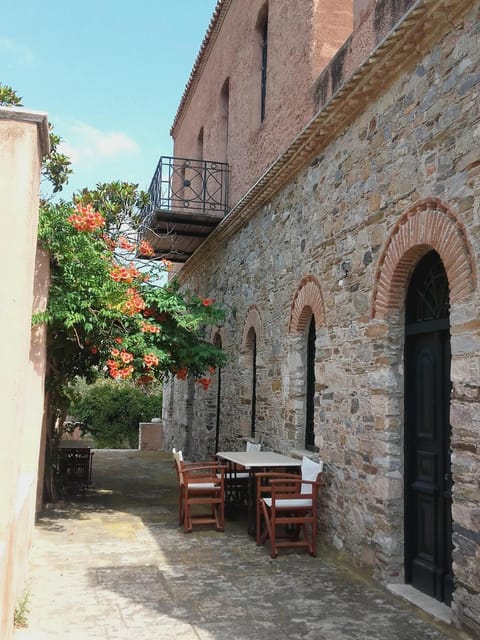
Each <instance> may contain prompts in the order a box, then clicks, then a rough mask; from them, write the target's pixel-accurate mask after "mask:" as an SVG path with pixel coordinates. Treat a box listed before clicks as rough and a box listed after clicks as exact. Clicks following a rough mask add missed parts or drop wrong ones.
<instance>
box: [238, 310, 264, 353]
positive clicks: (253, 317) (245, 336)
mask: <svg viewBox="0 0 480 640" xmlns="http://www.w3.org/2000/svg"><path fill="white" fill-rule="evenodd" d="M252 328H253V329H254V330H255V334H256V336H257V340H258V339H259V338H261V337H262V335H263V323H262V318H261V316H260V313H259V311H258V308H257V306H256V305H255V304H252V305H250V306H249V308H248V311H247V315H246V317H245V322H244V324H243V332H242V349H248V348H250V346H251V345H250V344H249V340H250V337H249V332H250V329H252Z"/></svg>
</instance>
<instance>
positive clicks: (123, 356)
mask: <svg viewBox="0 0 480 640" xmlns="http://www.w3.org/2000/svg"><path fill="white" fill-rule="evenodd" d="M120 360H121V361H122V362H124V363H125V364H128V363H129V362H132V360H133V354H132V353H129V352H128V351H122V352H121V353H120Z"/></svg>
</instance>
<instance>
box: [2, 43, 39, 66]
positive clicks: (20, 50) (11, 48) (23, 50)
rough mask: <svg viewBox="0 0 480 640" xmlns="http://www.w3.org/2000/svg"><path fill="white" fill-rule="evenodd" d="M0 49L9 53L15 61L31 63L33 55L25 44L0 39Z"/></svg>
mask: <svg viewBox="0 0 480 640" xmlns="http://www.w3.org/2000/svg"><path fill="white" fill-rule="evenodd" d="M0 49H3V50H4V51H7V52H10V53H11V54H12V55H13V56H14V57H15V58H16V60H17V62H21V63H23V64H31V63H32V62H33V54H32V52H31V50H30V49H29V47H27V45H25V44H20V43H17V42H14V41H13V40H12V39H11V38H6V37H4V36H2V37H0Z"/></svg>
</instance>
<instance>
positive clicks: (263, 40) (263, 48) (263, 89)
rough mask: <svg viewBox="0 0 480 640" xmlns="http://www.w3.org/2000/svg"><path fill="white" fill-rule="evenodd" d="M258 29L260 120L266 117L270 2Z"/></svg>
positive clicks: (262, 10)
mask: <svg viewBox="0 0 480 640" xmlns="http://www.w3.org/2000/svg"><path fill="white" fill-rule="evenodd" d="M257 31H258V33H259V35H260V60H261V67H260V68H261V73H260V121H261V122H263V121H264V119H265V108H266V98H267V53H268V4H265V5H264V6H263V7H262V9H261V10H260V13H259V14H258V20H257Z"/></svg>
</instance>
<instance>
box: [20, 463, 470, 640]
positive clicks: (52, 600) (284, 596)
mask: <svg viewBox="0 0 480 640" xmlns="http://www.w3.org/2000/svg"><path fill="white" fill-rule="evenodd" d="M93 469H94V472H93V486H92V488H91V489H90V490H89V491H88V493H87V495H86V496H85V497H84V498H81V497H77V498H73V499H71V500H70V501H65V502H64V503H62V504H58V505H56V507H55V508H53V509H49V510H48V511H46V512H45V514H44V516H43V517H42V518H41V519H40V521H39V523H38V526H37V527H36V530H35V535H34V544H33V552H32V561H31V578H30V601H29V604H30V614H29V616H28V617H29V626H28V628H27V629H19V630H17V631H16V633H15V640H56V639H60V638H61V639H62V640H124V639H125V640H126V639H128V640H153V639H155V640H174V639H175V640H287V639H288V640H297V639H303V640H363V639H367V638H368V639H369V640H386V639H388V640H448V639H452V638H454V639H456V640H458V639H459V638H464V637H465V636H463V635H461V634H458V633H457V632H455V631H454V630H453V629H452V628H451V627H449V626H446V625H442V624H441V623H438V622H435V621H434V620H433V619H431V618H429V617H428V616H426V614H424V613H422V612H420V611H419V610H418V609H417V608H416V607H413V606H412V605H410V604H408V603H406V602H405V601H404V600H401V599H398V598H397V597H395V596H393V595H392V594H390V593H389V592H387V591H384V590H383V589H382V588H381V587H379V586H378V585H376V584H374V583H372V582H370V581H369V580H368V578H367V577H365V576H361V575H360V574H358V573H357V572H355V570H353V569H351V568H349V567H347V566H345V565H344V564H341V563H339V559H338V557H337V556H334V555H332V554H331V553H330V552H329V551H327V550H325V549H322V548H321V549H320V551H319V555H318V557H317V558H311V557H310V556H309V555H308V554H307V553H303V552H302V553H289V552H283V553H282V554H281V555H279V557H278V558H277V559H276V560H271V558H270V555H269V552H268V549H267V548H263V547H257V546H256V545H255V543H254V541H253V540H251V539H250V538H249V537H248V536H247V534H246V523H245V522H244V521H243V520H241V519H239V520H237V521H233V522H232V521H227V523H226V530H225V532H224V533H217V532H215V531H213V530H207V529H205V530H203V531H200V530H195V529H194V531H193V532H192V533H191V534H188V535H185V534H184V533H183V532H182V531H181V530H180V529H179V528H178V527H177V492H176V486H175V482H176V479H175V475H174V471H173V465H172V462H171V458H170V455H166V454H162V453H151V452H137V451H97V452H96V453H95V456H94V463H93Z"/></svg>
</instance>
